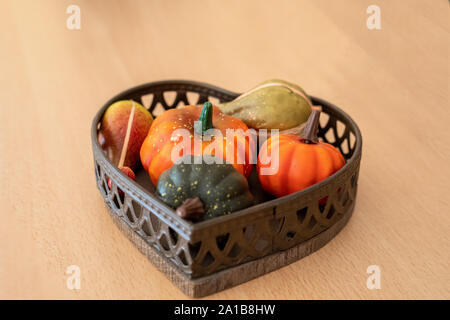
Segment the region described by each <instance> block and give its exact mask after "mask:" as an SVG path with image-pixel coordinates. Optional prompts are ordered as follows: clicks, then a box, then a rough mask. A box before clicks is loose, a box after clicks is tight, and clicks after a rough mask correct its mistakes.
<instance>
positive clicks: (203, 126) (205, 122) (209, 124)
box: [195, 101, 214, 135]
mask: <svg viewBox="0 0 450 320" xmlns="http://www.w3.org/2000/svg"><path fill="white" fill-rule="evenodd" d="M212 117H213V105H212V103H211V102H209V101H207V102H205V103H204V104H203V108H202V112H201V114H200V118H199V119H198V121H199V122H200V125H199V126H196V127H195V132H197V133H198V134H201V135H203V134H205V132H206V131H207V130H209V129H212V128H214V127H213V121H212Z"/></svg>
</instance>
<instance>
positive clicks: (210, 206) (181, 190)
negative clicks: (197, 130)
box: [156, 155, 254, 220]
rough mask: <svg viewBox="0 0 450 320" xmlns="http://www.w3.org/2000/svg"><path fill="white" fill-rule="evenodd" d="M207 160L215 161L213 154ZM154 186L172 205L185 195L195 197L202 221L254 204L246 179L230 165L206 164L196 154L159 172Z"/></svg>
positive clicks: (174, 206) (181, 159)
mask: <svg viewBox="0 0 450 320" xmlns="http://www.w3.org/2000/svg"><path fill="white" fill-rule="evenodd" d="M209 159H211V160H214V162H216V161H215V160H219V159H218V158H216V157H213V156H209ZM220 160H221V159H220ZM221 161H222V160H221ZM208 162H210V163H212V162H213V161H210V160H208ZM197 163H198V164H197ZM156 189H157V194H158V196H159V197H160V198H161V199H162V200H163V201H164V202H165V203H166V204H168V205H169V206H171V207H173V208H177V207H179V206H180V205H181V204H182V203H183V202H184V201H185V200H186V199H188V198H195V197H199V198H200V200H201V201H202V202H203V205H204V208H205V211H206V214H205V216H204V219H205V220H206V219H210V218H213V217H218V216H221V215H226V214H229V213H231V212H233V211H237V210H241V209H244V208H247V207H249V206H251V205H253V204H254V200H253V195H252V194H251V193H250V190H249V186H248V182H247V179H246V178H245V177H244V176H243V175H242V174H241V173H239V172H238V171H236V169H234V167H233V166H232V165H231V164H227V163H224V164H216V163H212V164H208V163H205V161H204V159H203V158H202V157H199V156H190V155H188V156H185V157H182V158H180V159H179V161H177V163H175V164H174V165H173V166H172V167H171V168H170V169H168V170H166V171H164V172H163V173H162V174H161V176H160V177H159V179H158V185H157V187H156Z"/></svg>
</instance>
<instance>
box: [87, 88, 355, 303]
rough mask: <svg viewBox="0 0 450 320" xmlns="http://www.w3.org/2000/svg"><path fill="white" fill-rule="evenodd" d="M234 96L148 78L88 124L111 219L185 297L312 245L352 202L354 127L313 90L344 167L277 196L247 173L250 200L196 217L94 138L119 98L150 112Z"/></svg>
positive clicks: (327, 136) (324, 131) (340, 222)
mask: <svg viewBox="0 0 450 320" xmlns="http://www.w3.org/2000/svg"><path fill="white" fill-rule="evenodd" d="M237 96H238V94H237V93H233V92H230V91H227V90H224V89H221V88H218V87H215V86H212V85H208V84H205V83H199V82H194V81H183V80H173V81H160V82H151V83H148V84H144V85H140V86H137V87H134V88H131V89H129V90H126V91H124V92H122V93H120V94H118V95H116V96H115V97H113V98H112V99H111V100H109V101H108V102H106V104H105V105H104V106H103V107H102V108H101V109H100V110H99V111H98V113H97V115H96V116H95V118H94V120H93V123H92V129H91V137H92V149H93V155H94V162H95V177H96V180H97V186H98V189H99V190H100V193H101V195H102V197H103V199H104V201H105V204H106V207H107V209H108V211H109V213H110V215H111V217H112V219H113V221H114V222H115V223H116V225H117V226H118V227H119V229H120V230H121V231H122V232H123V233H125V235H126V236H127V237H128V238H129V239H130V240H131V241H132V243H133V244H134V245H135V246H136V247H137V248H138V249H139V250H140V251H141V252H142V253H143V254H144V255H145V256H146V257H147V258H148V259H149V260H150V261H151V262H152V263H153V264H154V265H155V266H156V267H157V268H158V269H159V270H160V271H162V272H163V273H164V274H165V275H166V276H167V277H168V278H169V279H170V280H171V281H172V282H173V283H174V284H175V285H176V286H178V287H179V288H180V289H181V290H182V291H183V292H184V293H185V294H186V295H188V296H191V297H202V296H206V295H209V294H212V293H215V292H218V291H221V290H224V289H226V288H229V287H232V286H235V285H238V284H240V283H242V282H245V281H248V280H251V279H254V278H256V277H258V276H261V275H263V274H265V273H268V272H270V271H273V270H275V269H278V268H280V267H283V266H285V265H287V264H289V263H292V262H294V261H297V260H299V259H301V258H303V257H305V256H307V255H308V254H310V253H312V252H314V251H316V250H318V249H319V248H321V247H322V246H324V245H325V244H326V243H327V242H329V241H330V240H331V239H332V238H333V237H334V236H335V235H336V234H337V233H339V231H340V230H341V229H342V228H343V227H344V226H345V224H346V223H347V221H348V220H349V219H350V217H351V215H352V212H353V208H354V205H355V199H356V191H357V182H358V173H359V164H360V160H361V148H362V138H361V133H360V131H359V128H358V126H357V125H356V123H355V122H354V121H353V120H352V119H351V118H350V117H349V116H348V115H347V114H346V113H345V112H343V111H342V110H341V109H339V108H338V107H336V106H334V105H332V104H330V103H328V102H326V101H324V100H322V99H318V98H314V97H311V100H312V102H313V104H314V105H320V106H322V113H321V117H320V118H321V119H320V120H321V121H320V125H319V137H320V138H321V139H323V141H325V142H328V143H331V144H332V145H334V146H335V147H336V148H338V149H339V150H340V151H341V153H342V154H343V156H344V158H345V160H346V164H345V166H344V167H343V168H341V169H340V170H339V171H338V172H336V173H335V174H334V175H332V176H330V177H329V178H327V179H325V180H323V181H321V182H320V183H317V184H315V185H313V186H311V187H309V188H307V189H305V190H302V191H299V192H296V193H294V194H291V195H288V196H285V197H282V198H277V199H275V198H273V197H271V196H269V195H267V194H265V193H264V191H263V190H262V189H261V187H260V185H259V183H258V181H257V177H256V174H255V172H253V173H252V176H251V178H250V187H251V191H252V193H253V194H254V195H255V198H256V199H257V204H256V205H254V206H252V207H249V208H247V209H244V210H241V211H237V212H234V213H231V214H229V215H226V216H221V217H218V218H214V219H211V220H206V221H202V222H198V223H191V222H189V221H186V220H183V219H182V218H180V217H179V216H178V215H177V214H176V213H175V211H174V210H173V209H172V208H170V207H168V206H167V205H165V204H164V203H163V202H162V201H161V200H159V199H158V197H157V196H156V195H155V187H154V186H153V185H152V183H151V181H150V178H149V177H148V175H147V173H146V172H145V171H144V169H142V168H138V169H136V172H135V173H136V181H132V180H130V179H129V178H127V177H126V176H125V175H124V174H123V173H122V172H121V171H120V170H119V169H118V168H117V167H115V166H114V165H113V164H112V163H111V162H110V161H109V160H108V159H107V158H106V157H105V155H104V153H103V152H102V150H101V148H100V146H99V144H98V141H97V132H98V129H99V126H100V122H101V119H102V116H103V114H104V112H105V110H106V109H107V108H108V106H109V105H111V104H112V103H114V102H116V101H118V100H129V99H132V100H135V101H137V102H139V103H141V104H142V105H144V106H145V107H146V108H148V109H149V111H150V112H151V113H152V114H153V115H154V116H157V115H158V114H160V113H162V112H163V111H164V110H167V109H172V108H177V107H180V106H183V105H198V104H202V103H204V102H206V101H208V100H209V101H211V102H212V103H213V104H214V103H218V102H226V101H230V100H233V99H234V98H236V97H237ZM169 100H170V101H169ZM108 178H109V179H111V188H109V187H108V183H107V181H108ZM119 189H120V190H122V191H123V192H119ZM325 197H326V199H327V200H326V203H324V201H323V200H322V201H320V204H319V200H321V199H323V198H325Z"/></svg>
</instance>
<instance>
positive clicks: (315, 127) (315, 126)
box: [300, 108, 320, 144]
mask: <svg viewBox="0 0 450 320" xmlns="http://www.w3.org/2000/svg"><path fill="white" fill-rule="evenodd" d="M319 118H320V109H319V108H313V109H312V112H311V114H310V116H309V118H308V121H307V122H306V125H305V128H304V129H303V132H302V134H301V136H300V137H301V138H302V139H303V142H305V143H308V144H316V143H318V142H319V138H318V137H317V132H318V131H319Z"/></svg>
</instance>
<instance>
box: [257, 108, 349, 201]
mask: <svg viewBox="0 0 450 320" xmlns="http://www.w3.org/2000/svg"><path fill="white" fill-rule="evenodd" d="M319 116H320V111H319V110H317V109H313V112H312V113H311V116H310V118H309V119H308V122H307V123H306V126H305V129H304V130H303V134H302V136H301V137H299V136H296V135H293V134H279V135H276V136H273V137H271V138H269V139H267V140H266V141H265V142H264V144H263V145H262V147H261V149H260V152H259V155H258V162H257V171H258V177H259V181H260V182H261V185H262V187H263V189H264V190H265V191H267V192H269V193H271V194H273V195H275V196H277V197H282V196H285V195H288V194H291V193H294V192H297V191H300V190H303V189H305V188H307V187H309V186H312V185H313V184H315V183H317V182H320V181H322V180H324V179H326V178H327V177H329V176H330V175H332V174H333V173H335V172H336V171H338V170H339V169H340V168H342V167H343V166H344V164H345V160H344V157H343V156H342V154H341V153H340V152H339V150H338V149H336V148H335V147H334V146H332V145H331V144H328V143H324V142H319V141H318V138H317V129H318V125H319ZM276 152H278V157H276V155H275V153H276ZM272 155H275V156H272ZM277 160H278V170H276V169H277V163H275V161H277ZM270 171H272V172H270Z"/></svg>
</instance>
